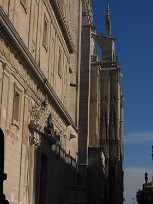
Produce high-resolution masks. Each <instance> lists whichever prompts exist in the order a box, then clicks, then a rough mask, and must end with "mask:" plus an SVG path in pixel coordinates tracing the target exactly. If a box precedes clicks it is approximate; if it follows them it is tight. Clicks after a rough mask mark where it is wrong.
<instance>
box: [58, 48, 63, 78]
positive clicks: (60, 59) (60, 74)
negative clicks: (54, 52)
mask: <svg viewBox="0 0 153 204" xmlns="http://www.w3.org/2000/svg"><path fill="white" fill-rule="evenodd" d="M62 67H63V57H62V51H61V49H59V57H58V75H59V77H60V78H62Z"/></svg>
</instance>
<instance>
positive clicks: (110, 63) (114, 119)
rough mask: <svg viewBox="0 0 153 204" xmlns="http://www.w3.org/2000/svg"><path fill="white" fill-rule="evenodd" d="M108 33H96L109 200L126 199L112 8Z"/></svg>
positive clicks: (116, 203)
mask: <svg viewBox="0 0 153 204" xmlns="http://www.w3.org/2000/svg"><path fill="white" fill-rule="evenodd" d="M105 28H106V32H105V35H101V34H97V35H96V41H97V42H98V44H99V45H100V47H101V49H102V62H101V79H100V80H101V91H100V92H101V110H100V112H101V113H100V128H101V130H100V146H101V147H103V148H104V150H105V153H106V203H107V204H121V203H123V170H122V162H123V94H122V89H121V83H120V77H121V74H120V71H121V68H120V66H119V61H118V58H117V56H116V53H115V40H116V39H115V38H113V37H112V36H111V17H110V8H109V6H108V7H107V11H106V22H105Z"/></svg>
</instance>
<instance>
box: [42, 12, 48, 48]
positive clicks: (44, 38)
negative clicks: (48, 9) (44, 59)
mask: <svg viewBox="0 0 153 204" xmlns="http://www.w3.org/2000/svg"><path fill="white" fill-rule="evenodd" d="M43 29H44V30H43V46H44V47H45V49H46V51H47V48H48V20H47V18H46V16H45V15H44V27H43Z"/></svg>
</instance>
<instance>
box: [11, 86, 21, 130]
mask: <svg viewBox="0 0 153 204" xmlns="http://www.w3.org/2000/svg"><path fill="white" fill-rule="evenodd" d="M20 101H21V91H20V90H19V89H18V87H17V86H16V84H15V85H14V98H13V124H15V125H17V126H19V121H20Z"/></svg>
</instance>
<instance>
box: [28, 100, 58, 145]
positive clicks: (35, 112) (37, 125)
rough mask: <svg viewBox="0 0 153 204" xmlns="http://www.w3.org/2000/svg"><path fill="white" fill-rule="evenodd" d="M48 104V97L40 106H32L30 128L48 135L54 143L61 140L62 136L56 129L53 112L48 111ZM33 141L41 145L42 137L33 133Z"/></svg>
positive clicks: (42, 134)
mask: <svg viewBox="0 0 153 204" xmlns="http://www.w3.org/2000/svg"><path fill="white" fill-rule="evenodd" d="M47 105H48V98H47V97H46V98H45V100H44V101H43V102H42V104H41V106H40V107H38V106H33V107H32V110H31V120H30V123H29V129H30V131H31V132H33V133H34V132H36V133H40V134H39V135H41V136H44V137H48V139H49V140H50V143H51V144H52V145H53V144H55V143H56V142H57V141H59V139H60V137H59V135H57V133H56V131H55V130H54V125H53V120H52V116H51V113H49V112H47ZM31 142H32V144H35V145H39V144H40V143H41V139H40V137H39V136H37V134H32V137H31Z"/></svg>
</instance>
